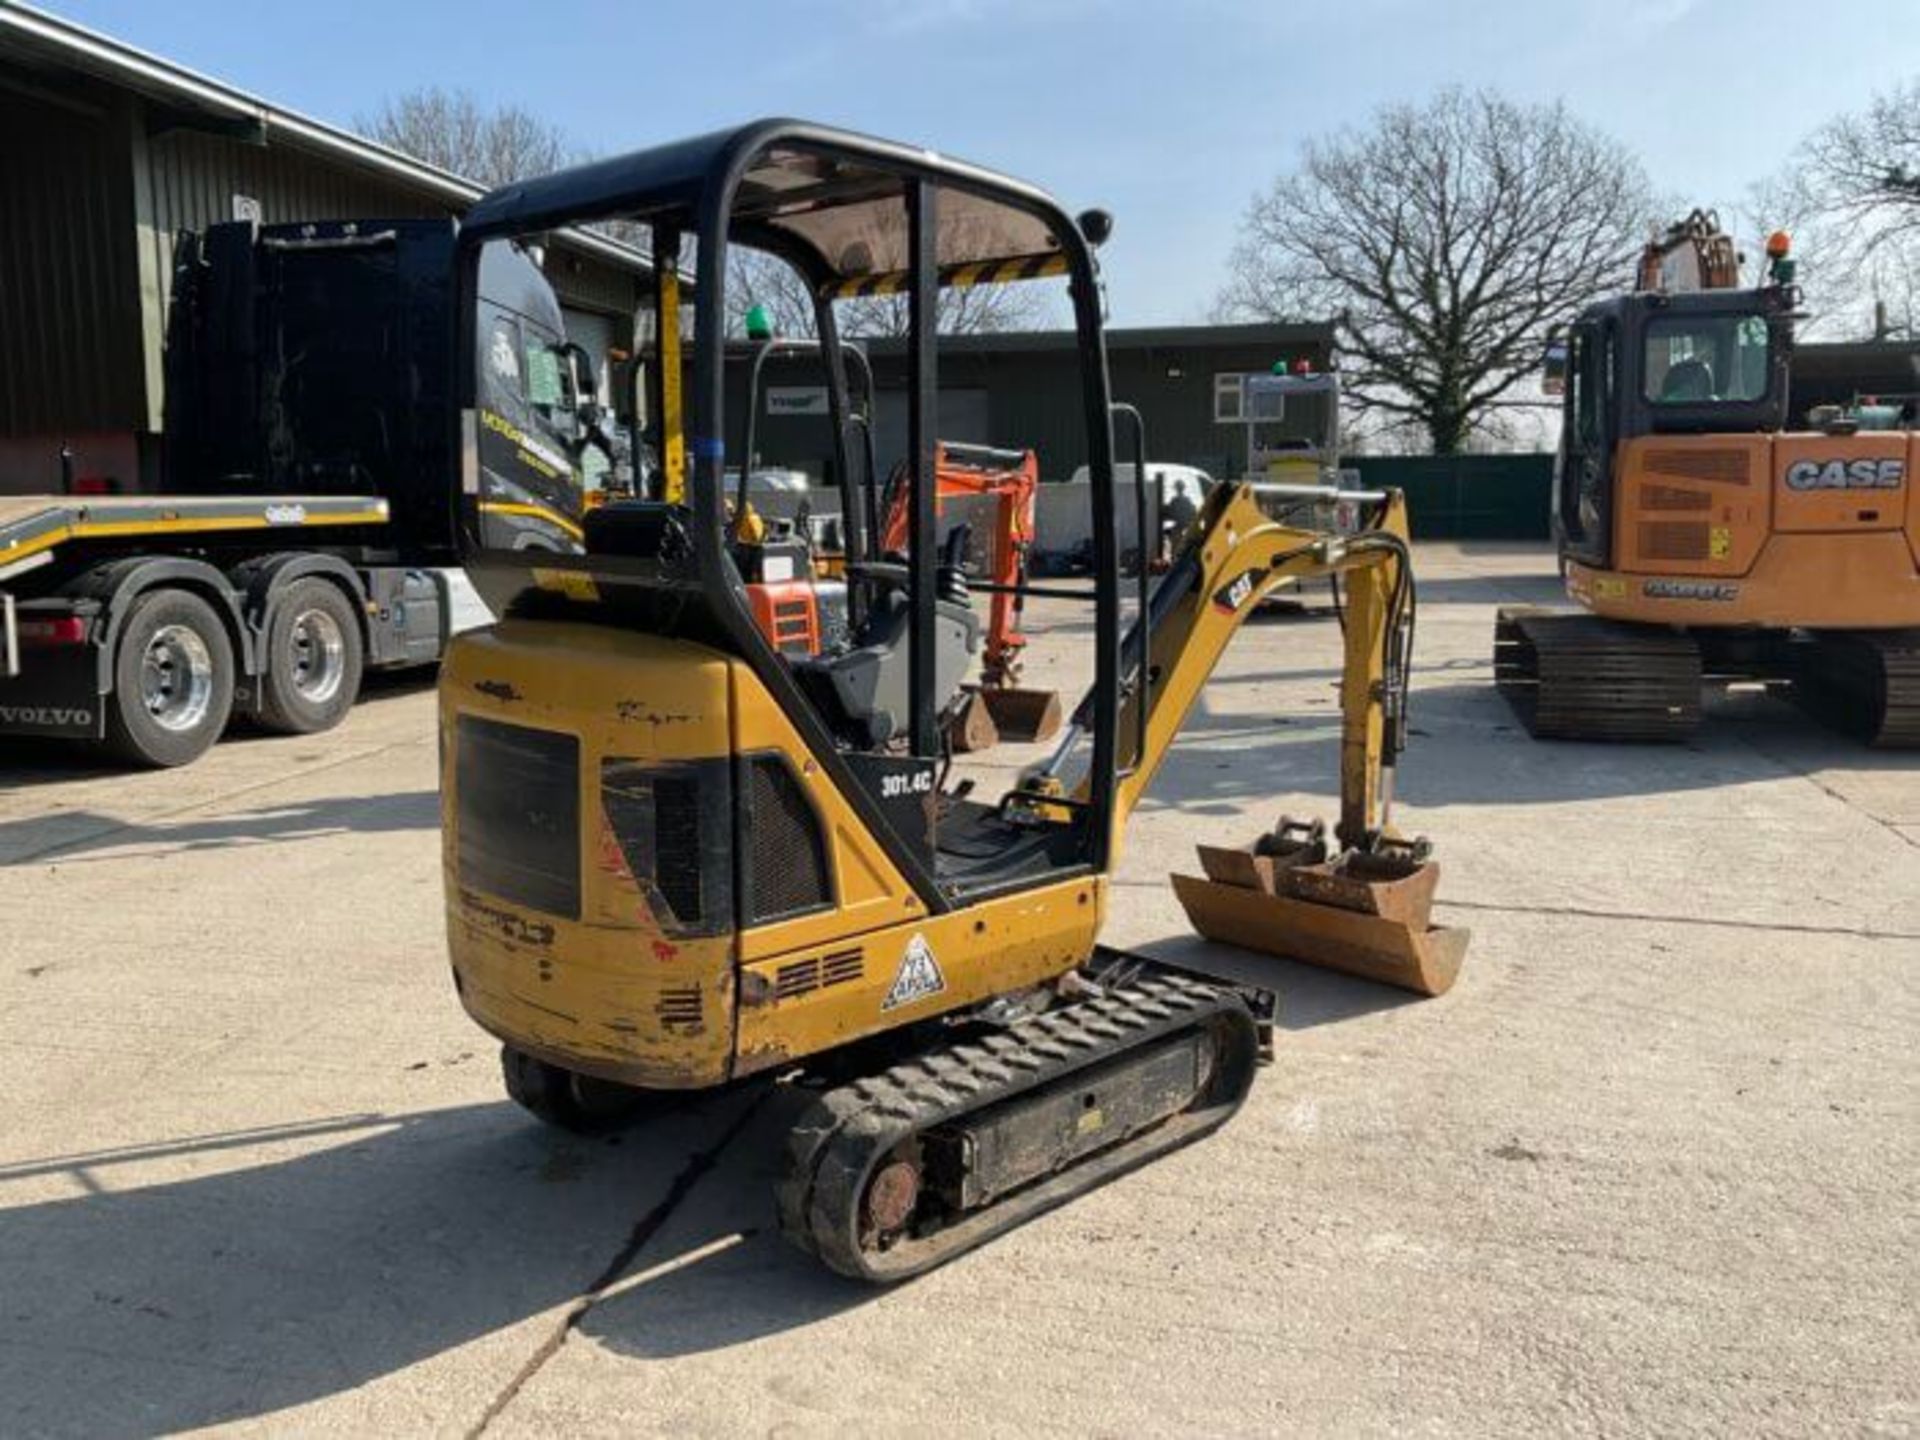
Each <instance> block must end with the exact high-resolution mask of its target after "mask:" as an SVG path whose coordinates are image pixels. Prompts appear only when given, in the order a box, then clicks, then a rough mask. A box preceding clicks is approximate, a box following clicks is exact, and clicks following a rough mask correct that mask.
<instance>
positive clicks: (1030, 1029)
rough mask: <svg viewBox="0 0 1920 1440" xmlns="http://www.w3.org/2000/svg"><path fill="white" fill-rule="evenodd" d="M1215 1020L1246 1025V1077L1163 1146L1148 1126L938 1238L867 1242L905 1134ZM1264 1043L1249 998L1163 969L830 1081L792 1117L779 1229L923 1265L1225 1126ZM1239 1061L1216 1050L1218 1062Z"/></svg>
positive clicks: (868, 1271)
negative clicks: (880, 1191) (872, 1197)
mask: <svg viewBox="0 0 1920 1440" xmlns="http://www.w3.org/2000/svg"><path fill="white" fill-rule="evenodd" d="M1215 1022H1224V1023H1226V1024H1229V1025H1231V1026H1234V1027H1236V1033H1238V1032H1239V1030H1240V1029H1241V1028H1243V1029H1244V1036H1243V1038H1244V1040H1245V1043H1246V1046H1247V1047H1248V1048H1247V1054H1246V1057H1245V1060H1246V1063H1245V1069H1246V1079H1245V1082H1244V1083H1241V1084H1240V1086H1239V1092H1238V1094H1235V1095H1231V1096H1229V1097H1228V1099H1227V1100H1226V1101H1225V1102H1223V1103H1221V1104H1219V1105H1217V1106H1215V1107H1212V1108H1211V1109H1209V1110H1207V1111H1205V1112H1198V1113H1197V1114H1195V1113H1190V1114H1189V1115H1183V1116H1176V1117H1174V1118H1173V1119H1170V1120H1168V1121H1165V1122H1163V1123H1162V1125H1161V1126H1160V1127H1158V1131H1167V1132H1169V1133H1168V1134H1167V1135H1166V1136H1165V1137H1163V1139H1164V1142H1165V1143H1161V1144H1158V1145H1153V1146H1147V1147H1145V1153H1140V1154H1137V1155H1132V1154H1131V1152H1133V1151H1135V1150H1137V1149H1140V1148H1142V1147H1143V1143H1144V1141H1145V1139H1146V1138H1147V1137H1153V1136H1155V1135H1157V1134H1158V1131H1156V1130H1151V1129H1150V1130H1148V1131H1144V1132H1142V1133H1141V1134H1139V1135H1136V1136H1134V1137H1132V1138H1131V1139H1129V1140H1125V1141H1120V1142H1118V1143H1117V1144H1116V1145H1115V1146H1114V1147H1113V1152H1114V1153H1112V1154H1109V1153H1108V1152H1096V1153H1095V1154H1094V1155H1091V1156H1087V1157H1083V1158H1082V1159H1081V1160H1079V1161H1078V1162H1076V1163H1075V1164H1073V1165H1071V1166H1069V1167H1067V1168H1066V1169H1064V1170H1061V1171H1059V1172H1056V1174H1055V1175H1053V1176H1051V1177H1047V1178H1044V1179H1041V1180H1038V1181H1035V1182H1033V1183H1032V1184H1031V1185H1029V1186H1028V1187H1026V1188H1025V1189H1024V1190H1021V1191H1017V1192H1015V1193H1014V1194H1013V1195H1012V1196H1010V1197H1008V1198H1006V1199H1003V1200H1000V1201H996V1202H994V1203H992V1204H990V1205H988V1206H986V1207H985V1208H983V1209H981V1210H977V1211H971V1212H969V1213H968V1214H966V1215H964V1216H962V1217H960V1219H959V1220H957V1221H956V1222H954V1223H953V1224H952V1225H950V1226H949V1227H947V1229H946V1230H944V1231H941V1232H937V1234H936V1236H935V1237H933V1238H932V1239H930V1240H926V1241H919V1240H910V1241H906V1242H903V1243H902V1244H901V1245H899V1246H897V1247H896V1251H897V1252H898V1253H895V1252H869V1251H864V1250H862V1249H861V1248H860V1246H859V1244H858V1240H857V1232H858V1213H859V1207H860V1203H861V1200H862V1198H863V1196H864V1193H865V1186H866V1179H867V1176H868V1175H869V1174H870V1173H871V1172H872V1170H873V1168H874V1166H875V1165H876V1164H877V1163H878V1162H879V1161H880V1160H881V1159H882V1158H883V1157H884V1156H886V1155H887V1154H889V1153H890V1152H891V1151H892V1150H893V1149H894V1147H895V1146H897V1145H898V1144H899V1143H900V1142H901V1141H903V1140H905V1139H907V1138H909V1137H910V1136H912V1135H915V1134H919V1133H923V1132H925V1131H927V1130H929V1129H931V1128H932V1127H934V1126H937V1125H940V1124H942V1123H944V1122H946V1121H949V1120H954V1119H957V1118H959V1117H961V1116H963V1115H966V1114H968V1113H970V1112H973V1111H978V1110H981V1109H984V1108H986V1107H988V1106H990V1105H994V1104H997V1103H998V1102H1000V1101H1003V1100H1008V1099H1011V1098H1013V1097H1016V1096H1019V1095H1022V1094H1027V1093H1031V1092H1033V1091H1036V1090H1039V1089H1041V1088H1043V1087H1045V1086H1047V1085H1049V1084H1050V1083H1052V1082H1053V1081H1056V1080H1061V1079H1064V1078H1066V1077H1068V1076H1070V1075H1072V1074H1073V1073H1074V1072H1076V1071H1080V1070H1084V1069H1086V1068H1088V1067H1089V1066H1094V1065H1098V1064H1100V1063H1102V1062H1103V1061H1108V1060H1113V1059H1116V1058H1122V1057H1124V1056H1126V1055H1128V1054H1129V1053H1131V1052H1134V1051H1136V1050H1138V1049H1139V1048H1141V1047H1144V1046H1147V1045H1151V1044H1152V1043H1153V1042H1155V1041H1156V1040H1159V1039H1162V1038H1164V1037H1167V1036H1171V1035H1177V1034H1180V1033H1182V1032H1185V1031H1188V1030H1191V1029H1194V1028H1196V1027H1199V1026H1202V1025H1207V1024H1210V1023H1215ZM1254 1045H1255V1040H1254V1027H1253V1020H1252V1017H1251V1015H1250V1013H1249V1012H1248V1010H1247V1007H1246V1005H1245V1003H1244V1002H1243V1001H1242V1000H1241V999H1240V998H1239V996H1237V995H1236V994H1234V993H1233V992H1232V991H1230V990H1226V989H1223V988H1218V987H1214V986H1210V985H1207V984H1205V983H1202V982H1199V981H1196V980H1190V979H1188V978H1186V977H1184V976H1177V975H1166V974H1164V973H1163V974H1154V975H1147V976H1142V977H1140V978H1138V979H1136V980H1134V981H1133V982H1132V983H1131V984H1129V985H1127V986H1125V987H1122V988H1117V989H1113V990H1110V991H1108V992H1106V993H1105V994H1102V995H1098V996H1094V997H1091V998H1089V999H1085V1000H1081V1001H1076V1002H1074V1003H1072V1004H1070V1005H1066V1006H1062V1007H1060V1008H1058V1009H1054V1010H1050V1011H1046V1012H1044V1013H1042V1014H1040V1015H1036V1016H1033V1017H1032V1018H1030V1019H1027V1020H1024V1021H1021V1022H1019V1023H1018V1024H1016V1025H1012V1026H1008V1027H1006V1028H1005V1029H999V1030H991V1031H987V1032H985V1033H983V1034H980V1035H978V1036H977V1037H974V1038H969V1039H966V1040H961V1041H958V1042H955V1043H952V1044H948V1045H944V1046H941V1047H939V1048H937V1049H933V1050H929V1051H927V1052H926V1053H924V1054H922V1055H918V1056H916V1057H914V1058H913V1059H911V1060H907V1061H904V1062H902V1063H900V1064H898V1065H895V1066H894V1067H892V1068H891V1069H889V1070H886V1071H883V1072H881V1073H880V1074H877V1075H871V1076H863V1077H861V1078H860V1079H858V1080H855V1081H852V1082H850V1083H848V1084H846V1085H842V1086H840V1087H838V1088H836V1089H833V1090H830V1091H828V1092H826V1093H825V1094H823V1095H821V1096H820V1097H819V1099H817V1100H816V1101H815V1102H814V1104H813V1105H812V1106H810V1107H809V1108H808V1110H807V1111H806V1113H805V1114H803V1115H802V1116H801V1117H800V1118H799V1120H798V1121H796V1123H795V1124H794V1126H793V1128H792V1129H791V1130H790V1131H789V1132H788V1135H787V1155H786V1164H785V1168H784V1170H783V1172H782V1179H781V1181H780V1184H779V1186H778V1189H777V1191H776V1199H777V1201H778V1206H779V1213H780V1228H781V1230H782V1232H783V1233H784V1234H785V1235H786V1236H787V1238H788V1239H789V1240H790V1241H792V1242H793V1243H794V1244H796V1245H798V1246H799V1247H800V1248H801V1249H803V1250H806V1251H808V1252H809V1253H810V1254H813V1255H815V1256H816V1257H818V1258H819V1259H820V1260H821V1261H823V1262H824V1263H825V1264H826V1265H828V1266H829V1267H830V1268H832V1269H834V1270H837V1271H838V1272H840V1273H841V1274H843V1275H848V1276H852V1277H854V1278H856V1279H864V1280H898V1279H905V1278H906V1277H907V1276H909V1275H915V1274H919V1273H920V1272H921V1271H924V1270H928V1269H931V1268H932V1267H933V1266H935V1265H938V1264H941V1263H943V1262H945V1261H946V1260H949V1259H951V1258H952V1257H953V1256H955V1255H958V1254H962V1253H964V1252H965V1251H967V1250H970V1249H972V1248H974V1246H976V1245H979V1244H981V1243H983V1242H985V1241H986V1240H988V1239H991V1238H992V1237H993V1236H995V1235H998V1234H1000V1233H1002V1232H1003V1231H1005V1230H1007V1229H1009V1228H1011V1227H1012V1226H1013V1225H1015V1224H1017V1223H1019V1222H1020V1221H1023V1220H1026V1219H1028V1218H1031V1217H1032V1216H1033V1215H1036V1214H1039V1213H1041V1212H1042V1211H1044V1210H1048V1209H1051V1208H1053V1207H1054V1206H1056V1205H1059V1204H1061V1203H1063V1202H1064V1201H1066V1200H1068V1199H1071V1198H1072V1197H1073V1196H1075V1195H1077V1194H1080V1193H1082V1192H1083V1191H1085V1190H1089V1189H1092V1188H1093V1187H1094V1186H1095V1185H1097V1184H1099V1183H1101V1182H1103V1181H1105V1180H1107V1179H1110V1178H1112V1177H1113V1176H1114V1175H1117V1174H1120V1173H1122V1172H1123V1171H1124V1170H1127V1169H1132V1168H1134V1167H1135V1166H1137V1165H1139V1164H1143V1163H1145V1161H1146V1160H1148V1159H1151V1158H1153V1157H1154V1156H1157V1155H1159V1154H1163V1153H1165V1152H1166V1151H1167V1150H1170V1149H1173V1148H1175V1147H1176V1146H1177V1145H1180V1144H1185V1143H1187V1142H1188V1141H1191V1140H1194V1139H1198V1138H1199V1137H1200V1136H1201V1135H1204V1134H1206V1133H1208V1132H1209V1131H1211V1130H1214V1129H1217V1128H1218V1127H1219V1126H1220V1125H1223V1124H1225V1123H1226V1121H1227V1120H1228V1119H1229V1118H1230V1117H1231V1116H1232V1114H1233V1113H1234V1111H1235V1110H1237V1109H1238V1108H1239V1105H1240V1102H1241V1101H1242V1100H1243V1099H1244V1098H1245V1096H1246V1091H1247V1087H1248V1085H1250V1083H1251V1078H1252V1066H1253V1059H1252V1049H1253V1046H1254ZM1229 1063H1232V1062H1231V1061H1229V1060H1227V1059H1224V1058H1223V1059H1219V1060H1217V1061H1216V1073H1218V1067H1219V1066H1224V1065H1227V1064H1229ZM1103 1157H1106V1163H1102V1160H1103ZM1082 1172H1087V1173H1086V1175H1084V1176H1083V1175H1082ZM948 1235H950V1236H952V1237H953V1238H952V1240H951V1242H949V1243H946V1244H942V1243H940V1237H941V1236H948Z"/></svg>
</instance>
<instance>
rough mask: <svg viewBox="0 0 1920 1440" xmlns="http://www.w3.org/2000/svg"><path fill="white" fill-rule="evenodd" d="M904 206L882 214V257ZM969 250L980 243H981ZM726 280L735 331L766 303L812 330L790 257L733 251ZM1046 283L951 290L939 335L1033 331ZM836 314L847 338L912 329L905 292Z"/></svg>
mask: <svg viewBox="0 0 1920 1440" xmlns="http://www.w3.org/2000/svg"><path fill="white" fill-rule="evenodd" d="M906 226H907V216H906V211H905V210H904V209H898V210H894V209H888V210H883V211H881V212H880V214H879V216H878V217H877V219H876V221H875V224H874V226H873V234H872V243H873V249H874V250H875V252H876V253H878V254H883V255H885V254H893V253H896V252H898V251H899V250H900V249H901V248H902V246H901V243H900V242H901V240H902V239H903V238H904V236H905V233H906ZM945 238H946V239H947V241H948V242H949V243H953V244H956V245H958V246H960V247H963V248H967V247H968V242H969V240H970V239H972V238H973V237H972V235H971V233H970V231H969V230H968V228H967V227H965V226H961V227H959V228H958V229H957V230H950V231H948V232H947V235H946V236H945ZM971 248H979V247H978V246H977V245H976V246H974V247H971ZM729 253H730V255H731V257H732V259H731V262H730V264H729V267H728V269H729V273H728V277H727V309H728V312H729V313H728V321H729V323H730V325H732V327H733V328H734V329H736V330H738V329H740V328H741V327H742V326H743V325H744V320H745V316H746V313H747V311H748V310H749V309H751V308H752V307H753V306H755V305H760V306H762V307H764V308H765V310H766V311H767V314H768V316H769V318H771V319H772V321H773V323H774V327H775V329H777V330H778V331H779V332H780V333H781V334H783V335H806V336H811V335H812V334H813V333H814V319H813V296H812V295H811V293H809V291H808V289H807V284H806V281H805V280H804V279H802V278H801V276H800V274H799V272H798V271H796V270H795V269H794V268H793V267H792V266H791V265H789V264H787V262H786V261H784V260H781V259H778V258H777V257H775V256H771V255H766V254H762V253H760V252H757V251H752V250H744V249H741V248H738V247H736V248H734V249H733V250H732V251H730V252H729ZM1045 289H1046V287H1045V285H1044V283H1035V282H1032V281H1018V282H1014V283H1011V284H1002V285H974V286H969V287H966V288H964V289H962V288H957V287H952V286H949V287H946V288H943V289H942V290H941V291H940V298H939V301H938V303H937V306H936V308H935V312H934V314H935V328H936V329H937V330H938V332H939V333H940V334H942V335H977V334H985V333H988V332H991V331H1002V330H1029V329H1032V328H1034V327H1035V326H1036V325H1038V324H1040V323H1041V322H1042V321H1043V320H1044V319H1045V316H1046V313H1047V297H1046V293H1045ZM834 318H835V319H836V320H837V321H838V322H839V326H840V333H841V335H842V336H844V337H846V338H848V339H882V338H887V337H900V336H905V335H906V334H907V333H908V330H909V316H908V306H907V297H906V296H905V295H869V296H859V297H855V298H852V299H847V300H839V301H836V302H835V309H834Z"/></svg>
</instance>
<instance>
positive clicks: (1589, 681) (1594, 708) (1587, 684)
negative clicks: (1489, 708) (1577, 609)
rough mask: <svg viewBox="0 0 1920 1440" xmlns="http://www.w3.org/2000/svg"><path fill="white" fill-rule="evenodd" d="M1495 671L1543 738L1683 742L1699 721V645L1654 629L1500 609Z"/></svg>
mask: <svg viewBox="0 0 1920 1440" xmlns="http://www.w3.org/2000/svg"><path fill="white" fill-rule="evenodd" d="M1493 674H1494V683H1495V684H1497V685H1498V686H1499V688H1500V693H1501V694H1502V695H1504V696H1506V697H1507V702H1508V703H1509V704H1510V705H1512V706H1513V711H1514V714H1516V715H1518V716H1519V717H1520V723H1521V724H1523V725H1525V726H1526V727H1527V733H1528V734H1530V735H1533V736H1535V737H1537V738H1539V739H1543V740H1547V739H1551V740H1666V741H1673V740H1684V739H1686V738H1687V737H1688V736H1689V735H1691V734H1692V733H1693V731H1694V729H1695V727H1696V726H1698V725H1699V723H1700V686H1701V667H1700V648H1699V646H1698V645H1696V644H1695V643H1694V641H1693V639H1692V638H1691V637H1690V636H1688V635H1686V634H1685V633H1683V632H1681V631H1677V630H1669V629H1665V628H1663V627H1661V626H1656V625H1633V624H1628V623H1626V622H1623V621H1618V620H1603V619H1601V618H1600V617H1599V616H1597V615H1581V614H1572V613H1568V612H1554V611H1549V610H1536V609H1503V610H1501V611H1500V612H1499V616H1498V618H1497V619H1496V621H1495V622H1494V638H1493Z"/></svg>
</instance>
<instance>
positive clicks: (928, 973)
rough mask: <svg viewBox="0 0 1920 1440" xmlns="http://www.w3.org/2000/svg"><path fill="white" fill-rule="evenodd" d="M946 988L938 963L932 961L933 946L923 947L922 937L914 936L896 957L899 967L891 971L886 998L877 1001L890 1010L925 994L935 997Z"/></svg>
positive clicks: (924, 937) (883, 1007)
mask: <svg viewBox="0 0 1920 1440" xmlns="http://www.w3.org/2000/svg"><path fill="white" fill-rule="evenodd" d="M946 988H947V981H946V977H945V976H944V975H942V974H941V973H940V963H939V962H938V961H937V960H935V959H934V958H933V947H932V946H931V945H929V944H927V939H926V936H924V935H916V936H914V937H913V939H911V940H909V941H908V942H907V953H906V954H904V955H902V956H901V957H900V968H899V970H898V971H896V972H895V974H894V977H893V984H892V985H891V986H889V987H888V989H887V998H886V999H884V1000H882V1001H881V1002H880V1008H881V1009H882V1010H892V1009H896V1008H897V1007H899V1006H901V1005H911V1004H912V1003H913V1002H914V1001H916V1000H924V999H926V998H927V996H929V995H938V994H939V993H940V992H941V991H942V990H944V989H946Z"/></svg>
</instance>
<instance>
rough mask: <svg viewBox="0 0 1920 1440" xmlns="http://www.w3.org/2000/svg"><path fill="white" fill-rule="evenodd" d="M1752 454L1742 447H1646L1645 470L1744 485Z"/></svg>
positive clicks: (1652, 473) (1690, 478)
mask: <svg viewBox="0 0 1920 1440" xmlns="http://www.w3.org/2000/svg"><path fill="white" fill-rule="evenodd" d="M1751 461H1752V456H1751V455H1750V454H1749V453H1748V452H1747V451H1745V450H1649V451H1648V452H1647V473H1648V474H1650V475H1664V476H1667V477H1668V478H1669V479H1674V480H1702V481H1705V482H1706V483H1708V484H1710V485H1746V484H1749V483H1751V479H1752V476H1751V474H1750V473H1749V471H1750V465H1751Z"/></svg>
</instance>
